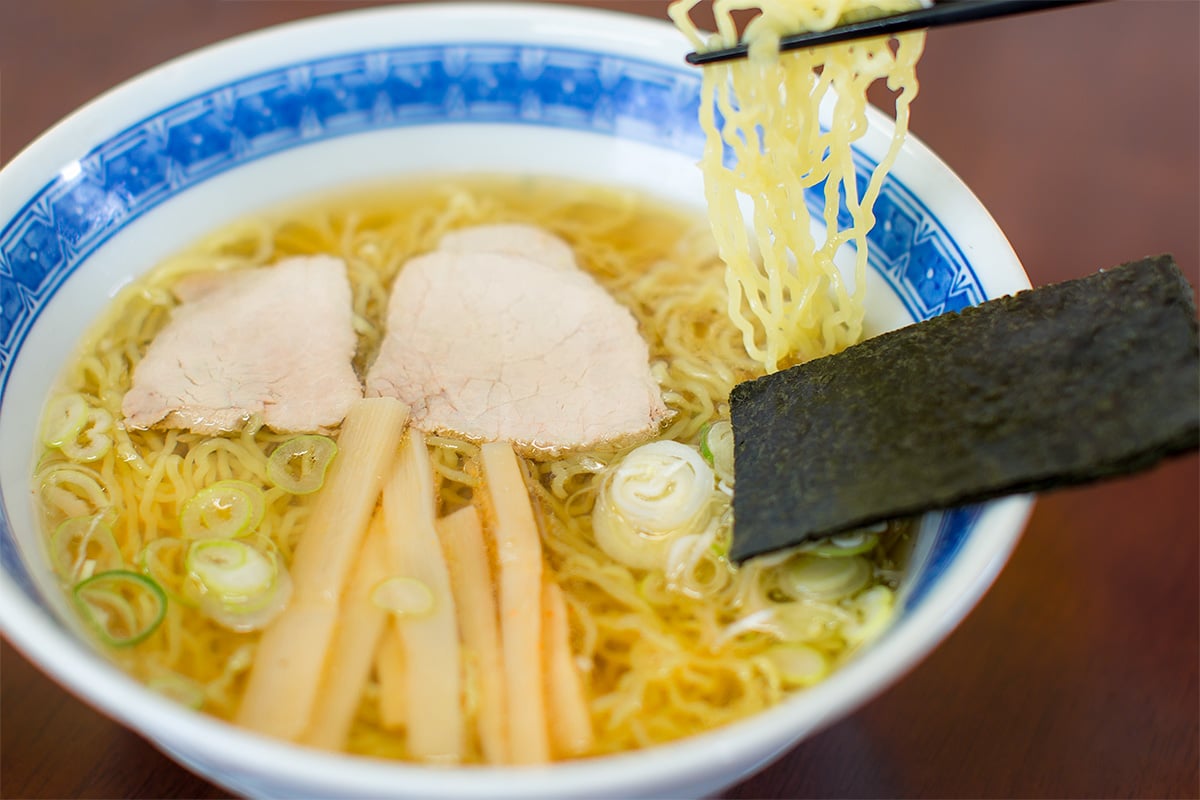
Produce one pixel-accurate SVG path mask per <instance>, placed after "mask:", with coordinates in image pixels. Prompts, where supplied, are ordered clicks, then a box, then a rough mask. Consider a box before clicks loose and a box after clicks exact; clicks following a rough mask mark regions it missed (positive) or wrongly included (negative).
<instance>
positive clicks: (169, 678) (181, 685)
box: [146, 672, 204, 710]
mask: <svg viewBox="0 0 1200 800" xmlns="http://www.w3.org/2000/svg"><path fill="white" fill-rule="evenodd" d="M146 686H148V687H149V688H151V689H153V690H154V691H156V692H158V693H159V694H161V695H163V696H164V697H168V698H170V699H172V700H174V701H175V702H176V703H179V704H180V705H184V706H187V707H188V708H192V709H196V710H199V709H201V708H203V707H204V687H203V686H201V685H200V684H198V683H196V681H194V680H192V679H191V678H185V677H184V676H182V675H176V674H175V673H174V672H170V673H167V674H166V675H159V676H158V677H157V678H151V679H150V680H149V681H147V682H146Z"/></svg>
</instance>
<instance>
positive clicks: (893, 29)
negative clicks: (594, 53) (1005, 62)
mask: <svg viewBox="0 0 1200 800" xmlns="http://www.w3.org/2000/svg"><path fill="white" fill-rule="evenodd" d="M1095 1H1096V0H942V2H939V3H937V4H935V5H933V6H931V7H929V8H922V9H919V10H917V11H909V12H905V13H903V14H894V15H891V16H887V17H878V18H876V19H868V20H863V21H861V22H852V23H849V24H847V25H839V26H838V27H836V28H830V29H829V30H826V31H813V32H809V33H799V34H795V35H792V36H785V37H783V38H782V39H780V40H779V49H780V50H797V49H800V48H804V47H815V46H816V45H821V44H831V43H833V42H844V41H847V40H849V39H865V38H868V37H871V36H890V35H892V34H895V33H903V32H904V31H912V30H917V29H919V28H936V27H940V26H942V25H953V24H955V23H959V22H973V21H975V20H981V19H991V18H992V17H1001V16H1006V15H1008V14H1021V13H1024V12H1027V11H1042V10H1045V9H1049V8H1057V7H1059V6H1070V5H1076V4H1078V3H1090V2H1095ZM748 52H749V48H748V47H747V45H746V44H744V43H742V44H738V45H735V46H733V47H728V48H724V49H721V50H710V51H708V52H706V53H688V54H687V56H686V58H687V62H688V63H689V64H695V65H696V66H703V65H705V64H712V63H714V62H716V61H727V60H729V59H734V58H742V57H744V56H745V55H746V54H747V53H748Z"/></svg>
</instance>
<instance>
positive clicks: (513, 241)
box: [438, 222, 578, 269]
mask: <svg viewBox="0 0 1200 800" xmlns="http://www.w3.org/2000/svg"><path fill="white" fill-rule="evenodd" d="M438 249H439V250H447V251H450V252H454V253H505V254H507V255H512V256H524V257H525V258H528V259H531V260H533V261H540V262H541V263H543V264H545V265H547V266H550V267H559V268H560V269H575V268H576V267H577V266H578V264H577V263H576V262H575V251H574V250H572V249H571V245H569V244H567V243H566V242H564V241H563V240H562V239H560V238H558V237H557V236H555V235H554V234H553V233H551V232H550V231H548V230H545V229H543V228H539V227H537V226H536V225H526V224H523V223H520V222H501V223H496V224H492V225H475V226H472V227H470V228H460V229H458V230H455V231H450V232H449V233H447V234H446V235H444V236H443V237H442V239H441V241H440V242H438Z"/></svg>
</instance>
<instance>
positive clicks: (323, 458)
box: [267, 434, 337, 494]
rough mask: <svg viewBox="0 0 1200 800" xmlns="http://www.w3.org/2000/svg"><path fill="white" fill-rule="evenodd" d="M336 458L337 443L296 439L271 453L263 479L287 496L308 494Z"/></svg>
mask: <svg viewBox="0 0 1200 800" xmlns="http://www.w3.org/2000/svg"><path fill="white" fill-rule="evenodd" d="M336 455H337V443H336V442H334V441H333V439H330V438H329V437H328V436H320V435H318V434H306V435H304V436H297V437H295V438H294V439H288V440H287V441H286V442H284V443H283V444H281V445H279V446H278V447H276V448H275V450H274V452H272V453H271V457H270V458H269V459H267V477H268V478H270V479H271V482H272V483H274V484H275V485H276V486H278V487H279V488H280V489H283V490H284V491H285V492H289V493H290V494H312V493H313V492H315V491H317V490H318V489H320V488H321V486H322V485H323V484H324V483H325V472H326V470H328V469H329V465H330V464H331V463H332V462H333V458H334V456H336Z"/></svg>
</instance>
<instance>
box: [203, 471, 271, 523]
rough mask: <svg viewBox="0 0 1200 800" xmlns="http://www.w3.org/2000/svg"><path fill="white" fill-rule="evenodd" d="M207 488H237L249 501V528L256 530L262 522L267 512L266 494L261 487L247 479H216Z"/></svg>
mask: <svg viewBox="0 0 1200 800" xmlns="http://www.w3.org/2000/svg"><path fill="white" fill-rule="evenodd" d="M209 488H211V489H225V488H230V489H237V490H238V491H239V492H241V493H242V494H244V495H246V498H247V499H248V500H249V501H250V524H249V526H248V528H249V530H252V531H253V530H257V529H258V526H259V525H261V524H262V521H263V517H265V516H266V514H267V496H266V493H265V492H263V490H262V489H260V488H259V487H257V486H255V485H254V484H253V483H250V482H249V481H239V480H226V481H217V482H216V483H214V484H213V485H212V486H211V487H209Z"/></svg>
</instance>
